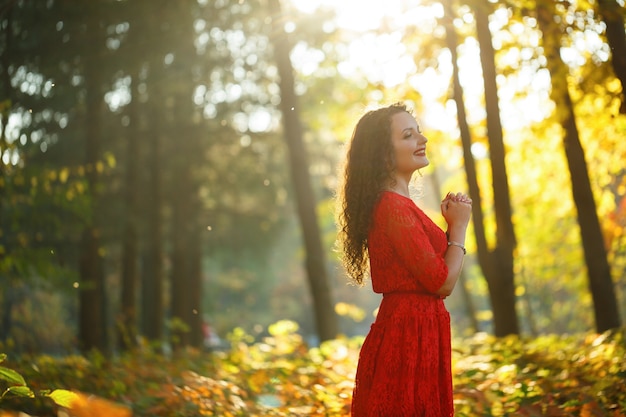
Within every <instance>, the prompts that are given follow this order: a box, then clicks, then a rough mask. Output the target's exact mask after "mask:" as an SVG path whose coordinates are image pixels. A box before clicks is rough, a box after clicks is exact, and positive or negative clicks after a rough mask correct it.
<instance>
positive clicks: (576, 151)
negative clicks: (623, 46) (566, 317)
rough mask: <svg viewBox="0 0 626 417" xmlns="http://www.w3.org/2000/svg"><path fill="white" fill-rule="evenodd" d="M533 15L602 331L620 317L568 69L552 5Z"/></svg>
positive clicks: (598, 326)
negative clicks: (570, 87)
mask: <svg viewBox="0 0 626 417" xmlns="http://www.w3.org/2000/svg"><path fill="white" fill-rule="evenodd" d="M536 12H537V22H538V25H539V29H540V30H541V32H542V34H543V37H542V39H543V49H544V53H545V56H546V66H547V69H548V71H549V72H550V79H551V82H552V90H551V92H550V95H551V98H552V100H553V101H554V103H555V104H556V109H557V110H556V118H557V121H558V123H559V124H560V125H561V126H562V127H563V148H564V150H565V156H566V158H567V164H568V167H569V172H570V176H571V182H572V195H573V200H574V204H575V205H576V210H577V212H578V223H579V225H580V234H581V238H582V245H583V250H584V253H585V262H586V264H587V274H588V279H589V289H590V291H591V295H592V298H593V306H594V312H595V320H596V330H597V331H598V332H604V331H606V330H608V329H612V328H615V327H619V325H620V317H619V313H618V308H617V299H616V295H615V289H614V285H613V281H612V279H611V269H610V266H609V263H608V260H607V251H606V248H605V247H604V239H603V236H602V229H601V228H600V222H599V220H598V215H597V210H596V203H595V200H594V196H593V191H592V189H591V183H590V181H589V174H588V170H587V162H586V160H585V153H584V151H583V147H582V145H581V143H580V138H579V135H578V128H577V126H576V116H575V113H574V106H573V103H572V99H571V96H570V94H569V90H568V88H567V77H568V67H567V65H565V63H564V62H563V61H562V60H561V58H560V37H561V30H560V28H559V27H558V26H557V24H556V23H555V21H554V15H555V14H556V12H555V10H554V7H553V5H552V3H550V2H537V9H536ZM622 30H623V28H622Z"/></svg>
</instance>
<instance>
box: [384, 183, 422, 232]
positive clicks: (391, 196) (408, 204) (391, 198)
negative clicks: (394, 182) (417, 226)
mask: <svg viewBox="0 0 626 417" xmlns="http://www.w3.org/2000/svg"><path fill="white" fill-rule="evenodd" d="M419 213H420V210H419V208H418V207H417V206H416V205H415V203H414V202H413V200H411V199H410V198H408V197H405V196H403V195H401V194H398V193H396V192H393V191H383V193H382V194H381V196H380V199H379V201H378V204H377V207H376V211H375V217H376V218H377V219H378V221H392V222H394V223H395V222H399V223H402V224H406V225H410V224H414V223H415V220H416V219H417V218H418V217H419V216H420V214H419Z"/></svg>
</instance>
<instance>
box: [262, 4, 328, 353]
mask: <svg viewBox="0 0 626 417" xmlns="http://www.w3.org/2000/svg"><path fill="white" fill-rule="evenodd" d="M269 10H270V13H271V16H272V34H273V37H272V47H273V51H274V57H275V61H276V65H277V67H278V73H279V76H280V82H279V85H280V93H281V100H280V110H281V113H282V121H283V130H284V135H285V139H286V141H287V148H288V151H289V165H290V167H291V175H292V179H293V189H294V192H295V195H296V205H297V208H298V217H299V220H300V227H301V230H302V234H303V238H304V246H305V249H306V272H307V278H308V281H309V287H310V290H311V295H312V297H313V303H314V310H315V311H314V313H315V321H316V327H317V333H318V336H319V338H320V340H321V341H324V340H330V339H333V338H335V337H336V336H337V332H338V321H337V316H336V314H335V310H334V305H333V300H332V294H331V290H330V286H329V284H328V273H327V269H326V260H325V254H324V249H323V247H322V241H321V237H320V229H319V224H318V220H317V214H316V201H315V197H314V193H313V188H312V186H311V180H310V177H309V163H308V157H307V152H306V148H305V146H304V141H303V129H302V124H301V121H300V106H299V103H298V96H297V94H296V91H295V80H294V69H293V66H292V63H291V59H290V56H289V54H290V52H291V45H290V41H289V38H288V36H287V33H286V32H285V28H284V24H285V20H284V19H283V14H282V9H281V4H280V0H270V1H269Z"/></svg>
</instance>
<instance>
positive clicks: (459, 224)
mask: <svg viewBox="0 0 626 417" xmlns="http://www.w3.org/2000/svg"><path fill="white" fill-rule="evenodd" d="M441 214H442V215H443V218H444V219H445V220H446V223H448V227H449V228H450V229H455V228H462V229H466V228H467V225H468V224H469V220H470V215H471V214H472V199H471V198H469V196H468V195H467V194H463V193H456V194H453V193H448V194H447V195H446V196H445V197H444V199H443V200H442V201H441Z"/></svg>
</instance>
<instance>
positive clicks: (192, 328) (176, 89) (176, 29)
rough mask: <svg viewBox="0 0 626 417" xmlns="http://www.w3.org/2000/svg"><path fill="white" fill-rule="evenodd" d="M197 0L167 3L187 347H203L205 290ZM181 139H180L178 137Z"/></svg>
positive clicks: (181, 311) (177, 247)
mask: <svg viewBox="0 0 626 417" xmlns="http://www.w3.org/2000/svg"><path fill="white" fill-rule="evenodd" d="M194 3H197V2H196V1H191V0H188V1H181V2H176V3H172V2H168V3H167V10H169V11H170V13H169V14H168V18H169V28H170V29H169V31H170V34H171V36H170V38H171V39H172V40H175V42H172V43H171V44H168V46H169V48H171V49H170V50H169V51H168V54H171V56H172V57H173V61H172V63H171V65H170V67H169V71H168V78H169V79H168V81H169V82H168V87H167V88H166V91H167V92H168V96H169V100H168V101H167V102H166V103H168V104H167V106H168V109H167V110H168V111H167V114H166V115H165V119H164V120H165V122H166V123H167V126H166V128H165V129H166V132H167V133H168V136H169V139H170V140H169V141H168V144H169V146H170V147H171V148H170V151H171V155H172V156H171V157H170V158H169V167H170V169H171V171H170V173H171V179H170V181H171V182H170V184H169V187H168V190H169V206H170V207H171V210H172V227H171V228H170V231H171V237H172V238H171V247H172V254H171V261H172V271H171V273H172V275H171V285H170V289H171V301H172V304H171V315H172V317H173V318H177V319H180V320H181V321H182V322H183V323H184V324H185V325H186V327H187V329H185V331H184V332H179V333H178V340H180V342H181V343H182V344H183V345H189V344H192V343H195V344H196V345H199V343H198V341H199V340H201V337H199V334H200V333H201V332H202V326H201V318H202V313H201V306H200V304H199V303H200V297H201V293H202V285H201V269H200V267H199V265H200V256H201V254H202V251H201V250H200V248H199V246H200V244H201V243H200V238H199V230H198V224H197V223H198V221H199V219H200V211H199V209H200V206H199V202H198V194H199V182H198V179H197V175H196V172H197V170H198V167H199V166H200V164H201V162H200V161H201V160H200V159H199V158H202V157H203V152H202V150H201V148H200V145H201V140H200V138H201V129H199V128H198V126H197V125H198V123H197V122H195V120H197V119H198V115H197V113H196V112H197V109H195V108H194V104H193V101H192V98H193V91H194V88H195V85H194V83H195V82H197V81H198V80H197V77H198V73H199V71H198V65H199V63H198V58H197V57H198V55H197V54H196V50H195V46H194V45H195V33H194V12H195V7H196V6H195V5H194ZM175 138H180V140H174V139H175Z"/></svg>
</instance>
